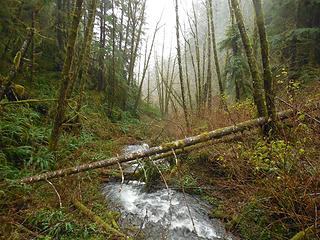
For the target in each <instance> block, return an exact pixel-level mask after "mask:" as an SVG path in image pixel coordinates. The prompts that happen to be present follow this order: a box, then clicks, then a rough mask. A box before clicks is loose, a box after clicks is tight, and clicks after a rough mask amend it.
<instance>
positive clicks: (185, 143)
mask: <svg viewBox="0 0 320 240" xmlns="http://www.w3.org/2000/svg"><path fill="white" fill-rule="evenodd" d="M306 108H307V109H308V111H309V112H310V111H314V110H317V109H319V108H320V102H315V103H313V104H312V105H307V106H306ZM296 113H297V111H296V110H295V109H290V110H287V111H283V112H280V113H278V114H277V119H279V120H285V119H288V118H290V117H292V116H295V115H296ZM267 122H268V118H266V117H260V118H257V119H253V120H249V121H246V122H242V123H239V124H237V125H233V126H229V127H225V128H220V129H216V130H214V131H211V132H206V133H202V134H200V135H197V136H193V137H188V138H185V139H181V140H177V141H174V142H170V143H164V144H162V145H160V146H157V147H152V148H150V149H148V150H145V151H142V152H136V153H130V154H126V155H121V156H117V157H113V158H109V159H106V160H102V161H98V162H92V163H87V164H83V165H79V166H76V167H70V168H65V169H60V170H56V171H52V172H47V173H42V174H40V175H36V176H32V177H26V178H23V179H21V180H20V183H25V184H30V183H35V182H40V181H45V180H47V179H52V178H58V177H66V176H69V175H72V174H77V173H80V172H85V171H89V170H93V169H98V168H104V167H109V166H112V165H116V164H118V163H125V162H130V161H133V160H136V159H140V158H146V157H151V156H154V155H157V154H162V153H168V152H170V151H173V150H176V149H184V148H185V147H189V146H194V145H196V144H199V143H204V142H208V141H210V140H214V139H220V138H222V137H225V136H228V135H231V134H235V133H239V132H243V131H246V130H250V129H252V128H255V127H259V126H263V125H265V124H266V123H267Z"/></svg>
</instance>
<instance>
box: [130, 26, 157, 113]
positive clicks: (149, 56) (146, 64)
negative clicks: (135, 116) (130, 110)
mask: <svg viewBox="0 0 320 240" xmlns="http://www.w3.org/2000/svg"><path fill="white" fill-rule="evenodd" d="M158 30H159V22H158V23H157V26H156V29H155V30H154V33H153V38H152V42H151V47H150V50H149V54H148V56H147V54H146V55H145V64H144V66H143V72H142V78H141V82H140V86H139V90H138V96H137V99H136V101H135V104H134V112H136V111H137V109H138V105H139V102H140V97H141V93H142V86H143V82H144V79H145V77H146V73H147V70H148V67H149V62H150V59H151V54H152V50H153V46H154V41H155V39H156V35H157V32H158ZM147 49H148V45H147V46H146V53H147Z"/></svg>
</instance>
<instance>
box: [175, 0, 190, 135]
mask: <svg viewBox="0 0 320 240" xmlns="http://www.w3.org/2000/svg"><path fill="white" fill-rule="evenodd" d="M176 36H177V55H178V66H179V80H180V88H181V97H182V104H183V112H184V118H185V121H186V126H187V128H188V131H189V128H190V124H189V117H188V110H187V105H186V98H185V91H184V82H183V71H182V59H181V48H180V23H179V4H178V0H176Z"/></svg>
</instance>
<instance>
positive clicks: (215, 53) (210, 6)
mask: <svg viewBox="0 0 320 240" xmlns="http://www.w3.org/2000/svg"><path fill="white" fill-rule="evenodd" d="M208 2H209V17H210V26H211V41H212V48H213V56H214V63H215V66H216V72H217V78H218V84H219V91H220V95H221V96H223V94H224V89H223V84H222V77H221V70H220V64H219V57H218V51H217V43H216V34H215V27H214V20H213V16H214V15H213V7H212V0H208Z"/></svg>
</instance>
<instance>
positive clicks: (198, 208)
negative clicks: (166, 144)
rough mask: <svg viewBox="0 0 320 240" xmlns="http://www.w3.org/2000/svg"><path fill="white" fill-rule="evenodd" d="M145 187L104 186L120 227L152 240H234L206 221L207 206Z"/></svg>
mask: <svg viewBox="0 0 320 240" xmlns="http://www.w3.org/2000/svg"><path fill="white" fill-rule="evenodd" d="M147 148H148V146H147V145H133V146H128V147H127V148H126V149H125V150H124V152H127V153H129V152H133V151H143V150H145V149H147ZM135 167H136V166H135ZM128 168H131V166H128ZM131 169H132V168H131ZM130 171H131V170H130ZM144 185H145V184H144V183H143V182H138V181H130V182H127V183H125V184H121V183H119V182H110V183H107V184H105V185H104V187H103V192H104V194H105V196H106V197H107V199H108V201H109V202H110V203H111V205H112V206H113V207H114V209H116V210H119V211H120V212H121V213H122V214H121V225H122V226H123V227H126V226H130V225H134V226H136V227H137V228H138V229H141V231H143V233H144V236H145V238H146V239H151V240H153V239H154V240H158V239H172V240H180V239H181V240H185V239H186V240H188V239H214V240H215V239H236V238H234V237H233V236H232V235H230V234H228V233H227V232H226V231H225V229H224V227H223V224H222V223H221V222H219V221H218V220H215V219H210V218H209V216H208V214H209V212H210V206H209V205H208V204H206V203H205V202H203V201H201V200H200V199H198V198H197V197H194V196H192V195H189V194H183V193H181V192H178V191H174V190H171V189H170V190H168V189H161V190H158V191H154V192H150V193H149V192H146V191H145V190H144Z"/></svg>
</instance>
